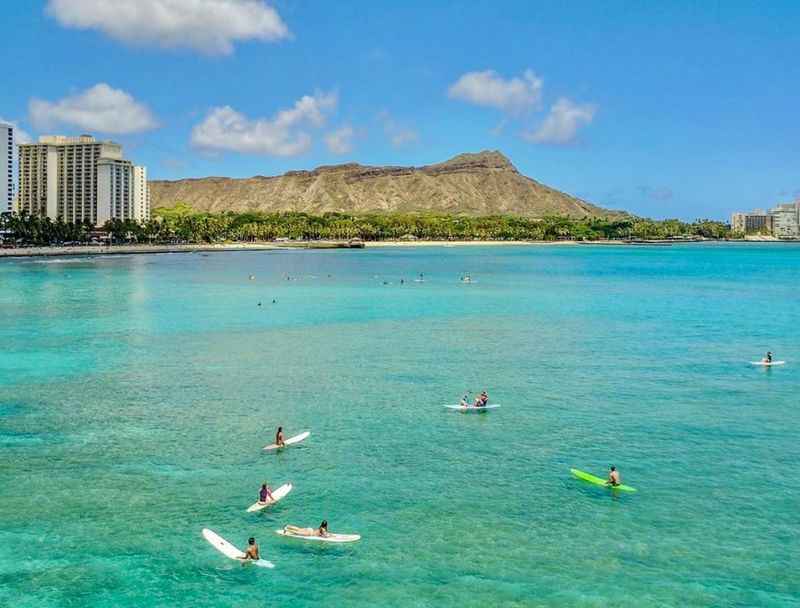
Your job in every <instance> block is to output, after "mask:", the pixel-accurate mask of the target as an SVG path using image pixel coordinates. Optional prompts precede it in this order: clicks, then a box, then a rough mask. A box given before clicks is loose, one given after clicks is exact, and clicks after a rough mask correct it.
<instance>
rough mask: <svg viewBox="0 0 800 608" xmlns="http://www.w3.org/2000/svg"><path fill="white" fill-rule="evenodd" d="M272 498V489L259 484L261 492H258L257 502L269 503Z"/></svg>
mask: <svg viewBox="0 0 800 608" xmlns="http://www.w3.org/2000/svg"><path fill="white" fill-rule="evenodd" d="M272 500H273V498H272V489H271V488H270V487H269V486H268V485H267V484H265V483H262V484H261V490H260V491H259V492H258V502H262V503H263V502H268V501H269V502H271V501H272Z"/></svg>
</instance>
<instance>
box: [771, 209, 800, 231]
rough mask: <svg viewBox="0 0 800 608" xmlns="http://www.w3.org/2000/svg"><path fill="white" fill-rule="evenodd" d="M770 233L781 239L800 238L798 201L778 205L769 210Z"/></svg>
mask: <svg viewBox="0 0 800 608" xmlns="http://www.w3.org/2000/svg"><path fill="white" fill-rule="evenodd" d="M769 214H770V215H771V216H772V234H773V235H774V236H777V237H778V238H782V239H796V238H800V201H795V202H794V203H786V204H783V205H778V206H777V207H773V208H772V209H770V210H769Z"/></svg>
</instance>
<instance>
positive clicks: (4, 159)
mask: <svg viewBox="0 0 800 608" xmlns="http://www.w3.org/2000/svg"><path fill="white" fill-rule="evenodd" d="M13 204H14V127H13V126H12V125H9V124H6V123H4V122H0V213H6V212H8V211H13Z"/></svg>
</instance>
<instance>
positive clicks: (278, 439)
mask: <svg viewBox="0 0 800 608" xmlns="http://www.w3.org/2000/svg"><path fill="white" fill-rule="evenodd" d="M275 445H277V446H278V447H279V448H282V447H285V446H286V442H285V441H284V440H283V427H282V426H279V427H278V432H277V433H275Z"/></svg>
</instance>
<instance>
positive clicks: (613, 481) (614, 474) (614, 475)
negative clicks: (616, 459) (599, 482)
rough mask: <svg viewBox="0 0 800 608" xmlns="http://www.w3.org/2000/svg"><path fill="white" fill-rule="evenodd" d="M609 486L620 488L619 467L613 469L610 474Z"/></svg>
mask: <svg viewBox="0 0 800 608" xmlns="http://www.w3.org/2000/svg"><path fill="white" fill-rule="evenodd" d="M606 483H608V485H610V486H618V485H619V484H620V477H619V471H617V467H611V470H610V471H609V473H608V482H606Z"/></svg>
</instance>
